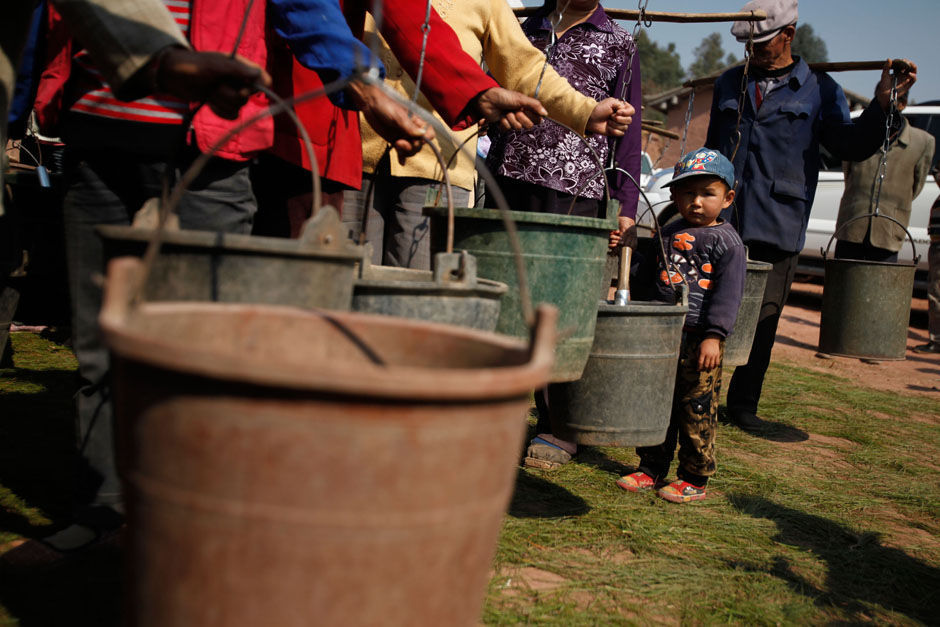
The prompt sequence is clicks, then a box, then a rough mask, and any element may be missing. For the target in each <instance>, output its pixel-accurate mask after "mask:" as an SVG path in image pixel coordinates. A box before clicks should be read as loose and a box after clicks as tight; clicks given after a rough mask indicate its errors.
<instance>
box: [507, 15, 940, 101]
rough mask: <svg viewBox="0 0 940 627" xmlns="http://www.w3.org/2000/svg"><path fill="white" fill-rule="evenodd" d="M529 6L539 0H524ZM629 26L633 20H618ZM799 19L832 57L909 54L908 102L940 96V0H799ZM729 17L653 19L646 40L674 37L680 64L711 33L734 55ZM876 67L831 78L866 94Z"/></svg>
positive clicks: (740, 50) (739, 51)
mask: <svg viewBox="0 0 940 627" xmlns="http://www.w3.org/2000/svg"><path fill="white" fill-rule="evenodd" d="M746 1H747V0H698V1H693V0H649V1H648V4H647V6H646V8H647V10H648V11H674V12H681V13H726V12H732V11H738V10H740V9H741V7H742V6H744V4H745V3H746ZM525 4H526V5H527V6H539V5H540V4H541V2H538V1H530V0H526V2H525ZM602 4H603V5H604V6H605V7H608V8H612V9H614V8H615V9H632V10H636V9H637V6H638V3H637V1H636V0H606V1H605V0H602ZM620 24H621V26H623V27H624V28H626V29H627V30H630V31H632V30H633V23H628V22H620ZM798 24H810V25H811V26H812V27H813V31H814V32H815V34H816V36H817V37H820V38H821V39H823V41H825V42H826V47H827V48H828V51H829V60H830V61H874V60H878V59H882V60H883V59H887V58H907V59H910V60H912V61H914V63H916V64H917V66H918V71H917V83H916V84H915V85H914V87H913V88H912V89H911V103H915V102H926V101H928V100H940V43H938V40H940V0H893V1H883V2H877V1H875V0H803V1H802V2H800V5H799V22H798ZM730 31H731V24H730V23H728V22H717V23H706V24H671V23H666V22H654V23H653V25H652V26H651V27H650V29H649V31H648V34H649V36H650V39H652V40H653V41H655V42H657V43H658V44H660V46H663V47H665V45H666V44H668V43H670V42H673V43H675V44H676V52H678V53H679V57H680V61H681V63H682V67H684V68H688V67H689V65H691V63H692V61H693V60H694V57H693V55H692V51H693V50H694V49H695V48H696V47H698V45H699V44H700V43H701V42H702V39H704V38H705V37H707V36H708V35H710V34H711V33H714V32H720V33H721V35H722V48H724V51H725V54H727V53H729V52H731V53H734V55H735V56H736V57H738V58H741V57H742V56H743V55H744V45H743V44H739V43H738V42H736V41H735V39H734V37H732V36H731V32H730ZM879 75H880V73H879V72H871V71H865V72H858V71H855V72H838V73H834V74H833V78H835V80H836V81H838V82H839V84H841V85H842V86H843V87H844V88H846V89H849V90H851V91H854V92H856V93H858V94H861V95H863V96H866V97H870V96H871V95H872V93H873V91H874V89H875V84H876V83H877V82H878V77H879Z"/></svg>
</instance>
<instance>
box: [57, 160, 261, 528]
mask: <svg viewBox="0 0 940 627" xmlns="http://www.w3.org/2000/svg"><path fill="white" fill-rule="evenodd" d="M247 166H248V164H247V163H236V162H232V161H226V160H222V159H215V160H213V161H211V162H210V164H209V166H208V167H207V168H206V170H204V171H203V173H202V174H201V175H200V176H199V178H198V179H197V180H196V181H195V182H194V184H193V185H192V186H191V187H190V191H189V192H188V193H187V194H186V195H185V196H184V197H183V200H182V202H181V203H180V207H179V210H178V213H179V216H180V226H181V227H182V228H185V229H198V230H206V231H226V232H232V233H246V234H247V233H249V232H250V231H251V222H252V217H253V216H254V213H255V210H256V203H255V198H254V195H253V193H252V191H251V185H250V182H249V180H248V167H247ZM163 170H164V162H163V161H161V160H159V159H148V158H142V157H137V156H134V155H129V154H122V153H116V152H114V151H111V150H108V151H90V150H70V151H68V152H67V153H66V177H67V191H66V194H65V199H64V203H63V213H64V223H65V241H66V259H67V262H68V279H69V291H70V298H71V305H72V343H73V347H74V350H75V355H76V357H77V359H78V371H79V377H80V384H81V388H80V389H79V392H78V396H77V410H78V414H77V425H76V429H77V435H78V447H79V452H80V456H81V459H82V461H83V464H82V465H83V467H82V468H81V469H80V470H79V472H78V473H77V477H76V478H77V481H76V485H75V493H74V498H75V507H76V516H77V518H78V521H79V522H84V523H86V524H95V523H96V518H97V517H98V516H99V515H100V513H99V512H96V510H98V509H100V508H112V509H120V507H121V502H122V500H121V487H120V482H119V479H118V475H117V470H116V467H115V456H114V437H113V411H112V407H111V391H110V384H109V369H110V360H109V356H108V351H107V349H106V348H105V347H104V346H103V345H102V343H101V338H100V336H99V333H98V321H97V318H98V311H99V310H100V309H101V297H102V291H101V282H100V277H101V275H102V274H103V273H104V270H105V267H104V266H105V259H104V252H103V249H102V242H101V240H100V238H99V237H98V236H97V235H96V234H95V226H96V225H99V224H119V225H127V224H130V222H131V219H132V218H133V215H134V213H135V212H136V211H137V210H138V209H139V208H140V207H141V205H142V204H143V203H144V201H146V200H147V199H148V198H150V197H153V196H159V195H160V190H161V176H162V173H163Z"/></svg>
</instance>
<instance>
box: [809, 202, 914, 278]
mask: <svg viewBox="0 0 940 627" xmlns="http://www.w3.org/2000/svg"><path fill="white" fill-rule="evenodd" d="M865 218H882V219H883V220H890V221H891V222H894V223H895V224H897V225H898V226H899V227H901V230H903V231H904V234H905V235H906V236H907V239H908V241H909V242H910V243H911V258H912V259H913V260H914V265H915V266H916V265H917V264H918V263H919V262H920V256H918V254H917V245H916V244H915V243H914V237H913V236H912V235H911V232H910V231H909V230H908V229H907V227H906V226H904V225H903V224H901V222H900V221H899V220H897V219H895V218H892V217H891V216H886V215H884V214H883V213H878V212H877V211H874V212H871V213H865V214H862V215H860V216H855V217H854V218H849V219H848V220H846V221H845V224H843V225H842V226H840V227H839V228H837V229H836V230H835V232H834V233H833V234H832V236H831V237H830V238H829V243H828V244H826V247H825V248H820V249H819V252H821V253H822V258H823V260H824V261H825V260H826V259H827V258H828V257H829V249H830V248H831V247H832V242H834V241H835V239H836V236H837V235H838V234H839V233H840V232H841V231H842V230H843V229H845V227H847V226H848V225H850V224H851V223H853V222H855V221H856V220H863V219H865ZM832 258H833V259H836V257H835V255H833V257H832Z"/></svg>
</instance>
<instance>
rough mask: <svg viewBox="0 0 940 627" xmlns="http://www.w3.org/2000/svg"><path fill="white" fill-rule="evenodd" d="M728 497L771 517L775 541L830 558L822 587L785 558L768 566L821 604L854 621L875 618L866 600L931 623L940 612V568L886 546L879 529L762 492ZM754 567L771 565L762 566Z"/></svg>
mask: <svg viewBox="0 0 940 627" xmlns="http://www.w3.org/2000/svg"><path fill="white" fill-rule="evenodd" d="M728 501H729V502H730V503H731V504H732V506H734V507H735V508H736V509H738V510H739V511H740V512H741V513H743V514H746V515H748V516H752V517H754V518H766V519H767V520H771V521H773V522H774V523H775V524H776V525H777V535H776V536H775V537H774V540H775V541H777V542H780V543H781V544H786V545H789V546H795V547H799V548H802V549H805V550H807V551H809V552H811V553H813V554H814V555H816V556H817V557H819V558H820V559H822V560H824V561H825V562H826V565H827V567H828V573H827V576H826V581H825V584H824V585H823V586H822V587H819V586H817V585H816V584H815V583H814V582H812V581H810V580H807V579H805V578H804V577H802V576H801V575H800V574H799V573H798V572H796V571H795V570H794V569H793V568H792V567H791V566H790V563H789V561H788V560H787V559H786V558H784V557H780V556H778V557H777V558H775V559H774V563H773V566H772V567H771V568H770V569H769V572H770V573H771V574H773V575H774V576H775V577H779V578H780V579H783V580H784V581H786V583H787V584H788V585H789V586H790V587H791V588H792V589H793V590H794V591H795V592H798V593H800V594H803V595H805V596H808V597H811V598H813V599H814V600H815V602H816V604H817V605H832V606H835V607H839V608H841V609H842V610H843V611H845V612H848V613H850V614H851V616H850V617H849V620H850V621H851V622H853V623H854V622H856V621H864V622H869V621H870V620H871V617H870V616H869V615H868V614H869V612H868V609H867V608H866V607H865V605H864V604H865V603H871V604H876V605H880V606H882V607H884V608H887V609H889V610H892V611H895V612H900V613H902V614H905V615H906V616H908V617H910V618H912V619H914V620H918V621H922V622H924V623H927V624H933V623H935V622H936V621H937V618H938V616H940V569H937V568H935V567H933V566H931V565H929V564H927V563H925V562H923V561H921V560H919V559H917V558H914V557H911V556H910V555H908V554H907V553H905V552H904V551H902V550H900V549H896V548H893V547H888V546H884V545H883V544H881V541H880V537H879V534H877V533H873V532H866V533H862V534H856V533H854V532H853V531H852V530H851V529H849V528H847V527H845V526H844V525H841V524H839V523H836V522H833V521H831V520H828V519H826V518H823V517H821V516H814V515H813V514H807V513H806V512H802V511H800V510H796V509H793V508H790V507H786V506H783V505H779V504H777V503H774V502H773V501H769V500H767V499H765V498H762V497H755V496H749V495H742V494H728ZM735 566H737V567H741V566H742V565H741V564H735ZM745 567H747V566H745ZM751 568H753V569H755V570H760V571H767V570H768V569H767V568H766V567H765V566H759V565H752V566H751Z"/></svg>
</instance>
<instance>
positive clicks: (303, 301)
mask: <svg viewBox="0 0 940 627" xmlns="http://www.w3.org/2000/svg"><path fill="white" fill-rule="evenodd" d="M97 231H98V234H99V235H100V236H101V237H102V239H103V240H104V250H105V258H107V259H113V258H114V257H118V256H125V255H131V256H138V257H139V256H142V255H143V253H144V250H145V248H146V246H147V244H148V243H149V242H150V240H151V239H153V230H152V229H147V228H140V227H136V226H114V225H108V226H99V227H97ZM160 243H161V246H160V254H159V255H158V256H157V257H156V258H155V259H154V264H153V268H152V269H151V271H150V273H149V275H148V278H147V283H146V285H145V286H144V288H143V293H142V297H143V298H144V299H145V300H148V301H210V302H222V303H264V304H271V305H294V306H297V307H325V308H328V309H343V310H348V309H349V308H350V306H351V304H352V292H353V280H354V279H355V265H356V262H357V261H359V259H361V258H362V255H363V248H362V247H361V246H357V245H355V244H353V243H352V242H351V241H349V239H348V238H347V237H346V236H345V235H344V234H343V229H342V222H341V221H340V219H339V215H338V214H337V213H336V210H335V209H333V208H332V207H323V208H322V209H321V210H320V211H319V212H318V213H317V214H316V216H315V217H313V218H311V219H310V220H308V222H307V224H306V226H305V228H304V231H303V233H302V235H301V237H300V239H284V238H278V237H254V236H250V235H234V234H229V233H211V232H206V231H188V230H182V231H179V230H177V231H173V230H167V231H164V232H163V233H162V234H161V236H160Z"/></svg>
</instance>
